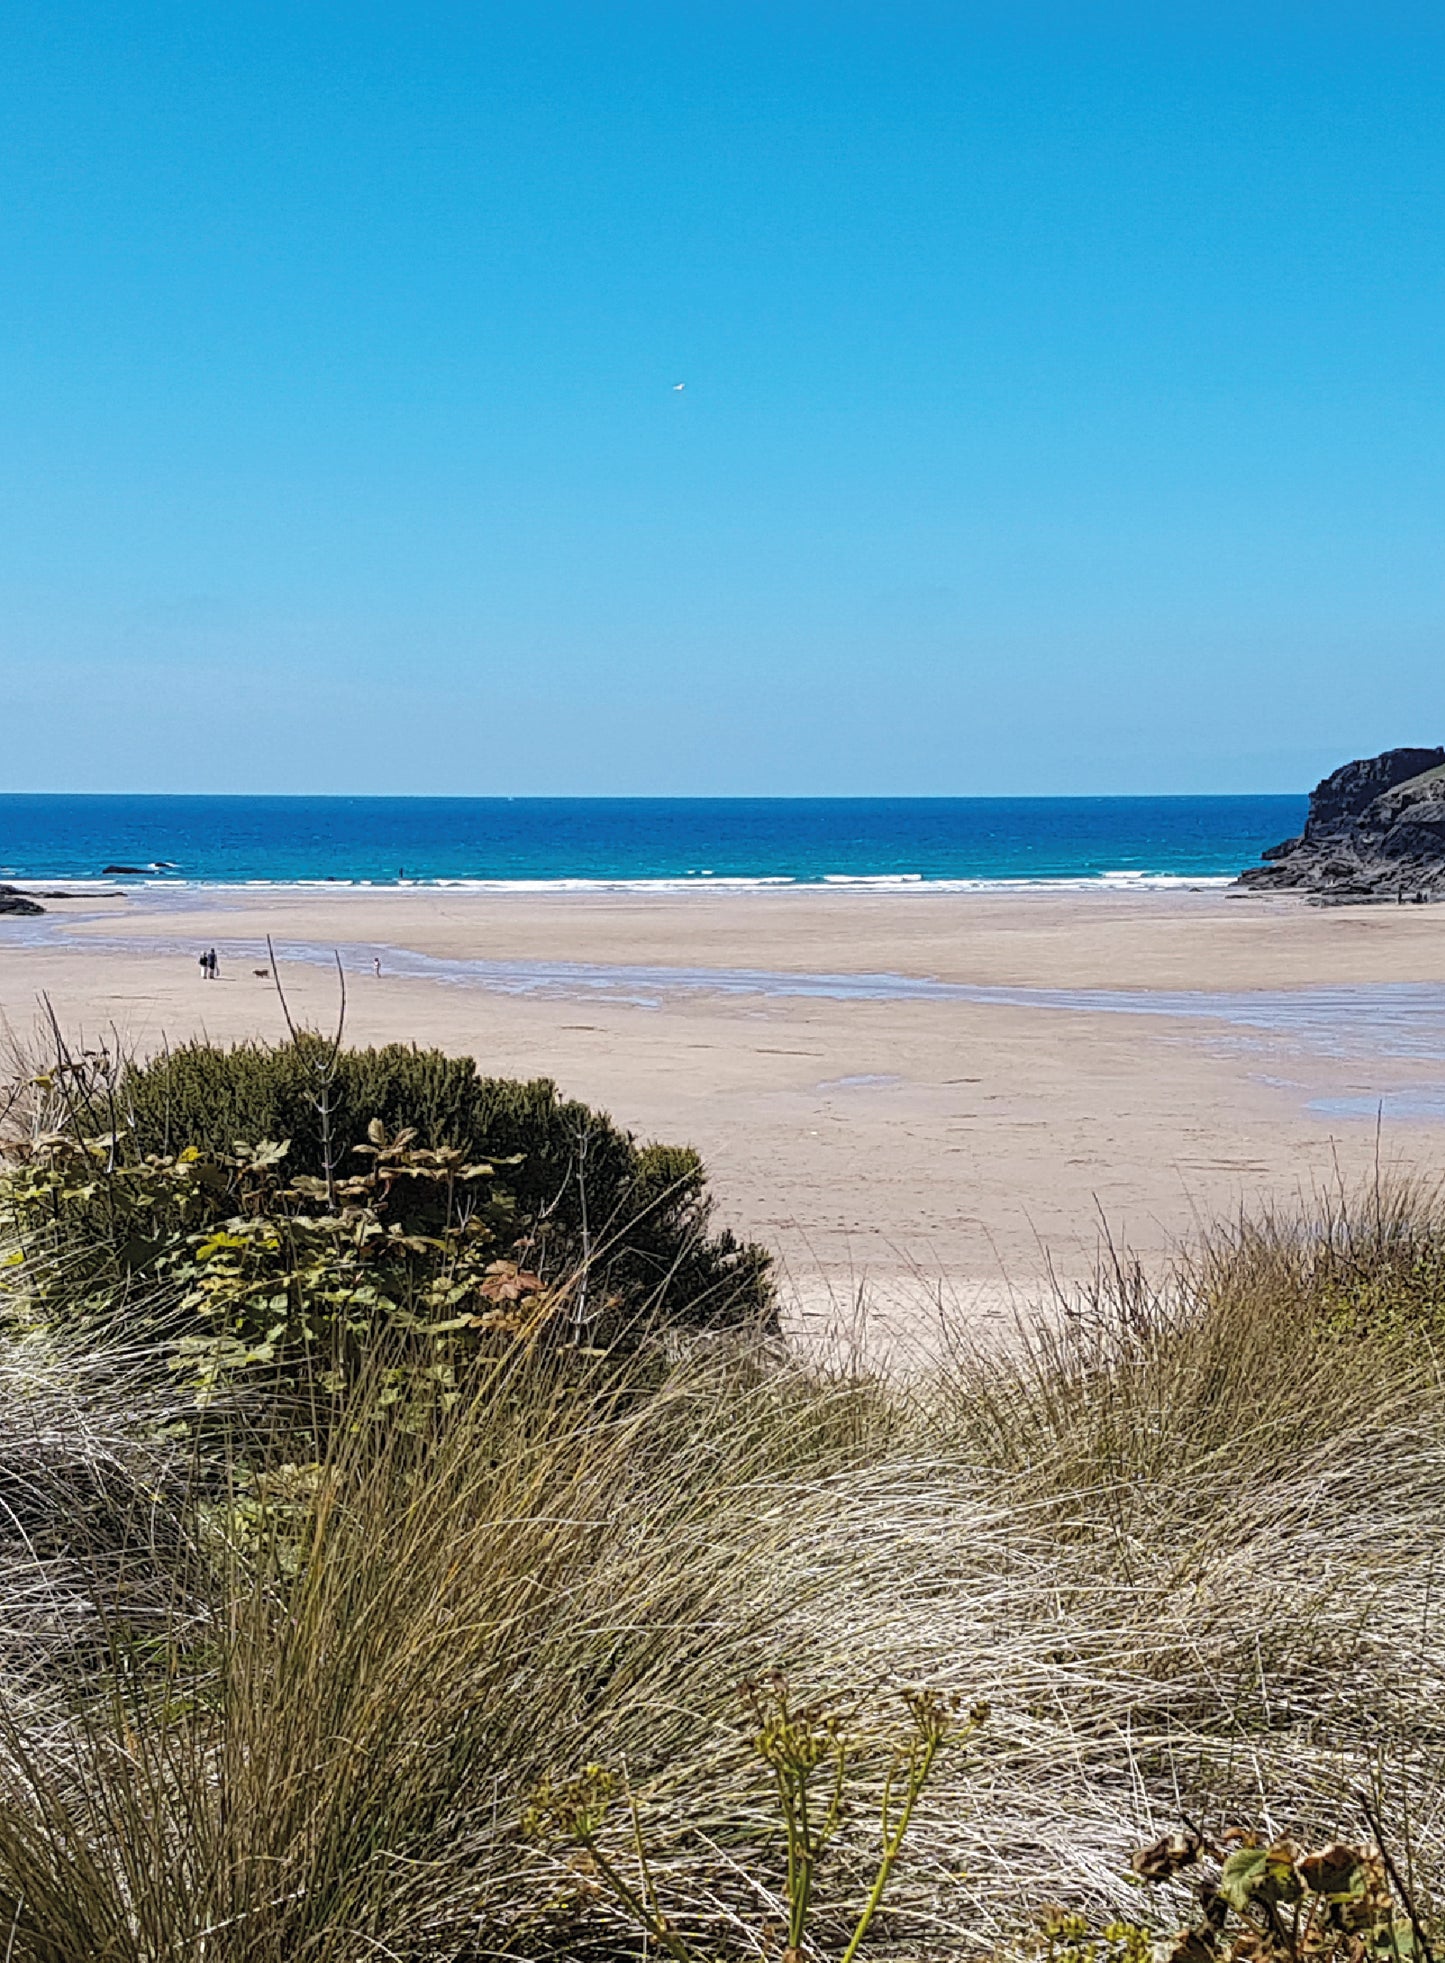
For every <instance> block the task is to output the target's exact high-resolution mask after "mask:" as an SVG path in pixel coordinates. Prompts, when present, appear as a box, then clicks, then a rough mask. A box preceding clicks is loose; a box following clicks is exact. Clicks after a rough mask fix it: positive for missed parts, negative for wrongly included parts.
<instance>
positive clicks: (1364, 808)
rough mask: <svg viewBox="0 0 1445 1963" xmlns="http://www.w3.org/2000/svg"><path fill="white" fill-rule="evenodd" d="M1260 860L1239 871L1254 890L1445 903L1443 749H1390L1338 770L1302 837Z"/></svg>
mask: <svg viewBox="0 0 1445 1963" xmlns="http://www.w3.org/2000/svg"><path fill="white" fill-rule="evenodd" d="M1260 856H1261V858H1262V859H1263V861H1264V863H1263V864H1262V865H1258V866H1251V867H1250V868H1249V869H1248V871H1246V872H1243V873H1241V874H1240V884H1241V885H1242V886H1247V887H1249V888H1250V889H1251V890H1253V891H1256V892H1258V891H1261V890H1263V891H1265V892H1270V891H1287V890H1294V891H1297V892H1305V893H1309V894H1311V895H1313V896H1314V897H1316V898H1319V899H1326V900H1369V899H1376V900H1390V899H1401V900H1403V899H1412V900H1426V899H1445V749H1436V750H1386V751H1385V752H1384V754H1383V755H1382V756H1378V757H1362V758H1360V759H1359V760H1358V761H1356V762H1354V763H1347V764H1345V765H1343V766H1342V767H1341V768H1340V769H1339V770H1336V771H1332V772H1331V774H1330V775H1329V776H1328V777H1326V778H1325V779H1324V781H1323V782H1322V783H1320V784H1317V785H1316V786H1315V788H1314V790H1313V791H1312V792H1311V793H1310V811H1309V817H1308V818H1307V819H1306V821H1305V828H1304V830H1303V832H1302V833H1301V834H1300V836H1299V837H1298V838H1288V839H1286V840H1285V841H1284V843H1283V844H1282V845H1271V846H1270V847H1269V848H1268V850H1267V851H1265V852H1263V853H1261V855H1260Z"/></svg>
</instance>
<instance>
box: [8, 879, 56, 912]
mask: <svg viewBox="0 0 1445 1963" xmlns="http://www.w3.org/2000/svg"><path fill="white" fill-rule="evenodd" d="M44 911H45V909H44V907H43V906H41V904H40V902H39V901H38V900H32V899H31V897H30V895H29V894H28V893H20V892H17V891H16V889H15V888H14V887H13V886H0V913H44Z"/></svg>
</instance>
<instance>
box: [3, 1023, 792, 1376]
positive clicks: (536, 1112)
mask: <svg viewBox="0 0 1445 1963" xmlns="http://www.w3.org/2000/svg"><path fill="white" fill-rule="evenodd" d="M41 1081H42V1083H43V1085H44V1087H45V1088H46V1089H47V1091H48V1092H50V1093H51V1095H52V1096H53V1098H54V1099H55V1101H56V1108H57V1112H58V1114H59V1115H60V1116H61V1119H62V1122H61V1124H60V1128H59V1129H58V1130H57V1131H56V1132H54V1133H52V1134H51V1135H49V1136H48V1137H43V1138H41V1139H39V1140H37V1141H32V1142H31V1143H30V1145H29V1146H28V1148H26V1149H25V1150H23V1151H12V1154H11V1160H10V1164H9V1167H8V1170H7V1171H6V1173H5V1175H4V1179H3V1185H0V1205H3V1209H4V1211H5V1213H7V1214H8V1216H9V1218H10V1219H11V1221H12V1222H13V1223H14V1224H15V1225H17V1226H18V1227H19V1229H20V1233H21V1248H22V1251H23V1253H24V1254H25V1255H26V1256H27V1257H28V1260H29V1269H28V1272H29V1277H30V1281H31V1293H32V1298H40V1299H42V1300H44V1299H51V1300H53V1301H54V1302H56V1303H63V1304H64V1305H65V1307H66V1309H67V1311H68V1312H71V1313H73V1311H74V1306H75V1304H76V1302H77V1300H80V1301H82V1302H84V1303H86V1304H88V1305H89V1310H88V1312H94V1311H95V1310H96V1309H97V1308H99V1307H100V1305H103V1307H104V1313H105V1314H106V1316H107V1317H110V1318H113V1317H114V1316H115V1315H116V1314H117V1313H120V1314H121V1315H122V1316H129V1317H130V1318H131V1319H132V1320H133V1321H134V1320H136V1319H138V1318H139V1319H141V1320H146V1319H149V1320H150V1323H151V1326H154V1322H155V1320H156V1318H158V1317H159V1318H161V1319H171V1318H174V1316H175V1315H176V1313H177V1311H179V1313H180V1316H181V1324H180V1335H179V1342H180V1345H181V1353H182V1354H183V1355H185V1356H187V1357H189V1358H190V1360H191V1362H192V1364H193V1365H194V1366H195V1367H196V1368H197V1369H198V1370H199V1371H200V1373H201V1376H202V1379H203V1381H204V1382H205V1384H206V1386H207V1388H212V1387H214V1383H215V1381H216V1379H217V1376H218V1374H221V1373H225V1372H229V1371H231V1370H232V1369H234V1368H236V1367H249V1366H254V1365H262V1366H265V1367H267V1368H272V1367H279V1368H281V1369H282V1371H283V1373H285V1372H289V1371H292V1370H293V1366H294V1364H295V1361H296V1359H297V1358H298V1357H299V1356H301V1355H302V1354H305V1355H307V1356H309V1357H310V1358H311V1360H312V1362H313V1363H321V1364H322V1365H323V1374H325V1373H329V1374H330V1375H332V1376H337V1375H338V1374H339V1375H340V1376H343V1377H344V1376H345V1375H347V1374H349V1372H350V1369H351V1367H352V1365H353V1364H354V1361H355V1358H356V1356H357V1355H358V1354H359V1353H360V1351H362V1350H363V1349H364V1348H365V1346H366V1343H367V1341H368V1339H369V1337H370V1336H372V1335H374V1334H376V1333H377V1332H378V1331H379V1330H380V1329H381V1328H383V1327H384V1328H386V1329H387V1331H388V1332H389V1333H390V1334H393V1335H395V1334H397V1333H401V1334H403V1335H415V1336H417V1337H419V1338H420V1339H422V1341H423V1343H424V1344H425V1345H427V1346H429V1351H430V1357H429V1360H430V1361H431V1362H434V1363H436V1364H437V1365H438V1366H439V1367H442V1368H443V1370H445V1367H446V1366H447V1364H448V1359H449V1354H450V1353H451V1352H453V1351H455V1350H456V1349H458V1348H459V1347H463V1348H464V1347H469V1346H473V1345H474V1344H475V1342H476V1341H477V1340H478V1338H479V1337H483V1336H486V1335H488V1334H491V1335H496V1334H504V1335H516V1334H518V1333H526V1334H527V1335H528V1336H529V1337H530V1336H533V1335H537V1334H540V1333H541V1331H542V1329H543V1327H544V1325H545V1328H546V1331H547V1333H548V1335H549V1336H553V1337H555V1336H557V1335H559V1334H561V1335H565V1337H566V1339H567V1340H568V1341H570V1342H572V1343H574V1344H581V1345H583V1346H584V1347H591V1348H604V1349H610V1348H616V1347H619V1346H626V1345H627V1344H629V1343H630V1342H631V1341H633V1340H635V1338H636V1337H637V1336H638V1334H639V1333H640V1332H642V1331H644V1330H646V1329H655V1328H658V1327H670V1328H686V1329H689V1330H707V1331H711V1330H720V1329H727V1328H732V1327H737V1326H740V1325H743V1324H748V1325H757V1324H759V1323H761V1324H763V1325H765V1326H766V1325H767V1324H768V1323H769V1322H770V1319H771V1315H772V1303H771V1292H770V1287H769V1281H768V1257H767V1254H766V1253H765V1251H764V1250H763V1249H761V1248H759V1247H756V1246H751V1245H748V1244H745V1243H742V1242H739V1241H738V1240H737V1239H736V1238H735V1237H734V1236H733V1235H732V1234H731V1233H730V1232H728V1231H726V1230H722V1231H716V1230H714V1229H713V1227H712V1225H711V1211H712V1201H711V1198H710V1196H709V1194H708V1192H707V1188H706V1180H705V1174H704V1170H703V1166H702V1162H701V1160H700V1159H699V1158H698V1156H697V1154H696V1153H695V1152H693V1151H691V1150H689V1149H686V1148H680V1147H673V1146H665V1145H639V1144H638V1143H637V1142H636V1141H635V1140H634V1139H633V1137H632V1136H631V1135H630V1134H629V1133H627V1132H624V1131H622V1130H620V1129H619V1128H618V1127H617V1126H616V1125H614V1124H613V1123H612V1121H611V1120H610V1119H609V1118H607V1117H606V1116H605V1115H603V1114H602V1113H599V1112H596V1111H592V1110H590V1109H589V1108H588V1107H587V1106H586V1105H583V1104H579V1103H576V1102H574V1101H570V1100H566V1099H564V1098H562V1097H560V1096H559V1094H558V1092H557V1089H556V1086H555V1085H554V1084H552V1083H550V1082H549V1081H547V1080H546V1079H538V1080H535V1081H533V1082H530V1083H514V1082H509V1081H507V1080H505V1079H500V1078H484V1077H481V1076H479V1075H478V1073H477V1071H476V1068H475V1066H474V1065H473V1064H472V1062H471V1061H470V1060H469V1059H466V1058H455V1057H447V1056H444V1055H442V1054H441V1053H440V1052H438V1051H424V1050H417V1049H413V1048H407V1047H405V1046H403V1045H400V1044H392V1045H389V1046H388V1047H386V1048H384V1049H379V1050H344V1049H340V1048H338V1047H335V1046H333V1045H331V1044H329V1043H327V1042H325V1041H323V1039H321V1038H320V1037H317V1036H313V1035H309V1034H302V1035H301V1036H299V1037H298V1039H297V1040H296V1041H295V1042H293V1043H288V1044H285V1045H281V1046H276V1047H270V1046H263V1045H259V1044H246V1045H242V1046H240V1047H238V1048H235V1049H229V1050H227V1049H220V1048H217V1047H215V1046H213V1045H210V1044H205V1043H193V1044H188V1045H186V1046H185V1047H183V1048H181V1049H179V1050H174V1051H170V1052H167V1053H166V1054H164V1055H162V1056H160V1057H157V1058H155V1059H153V1060H151V1061H149V1062H143V1063H128V1064H124V1065H122V1066H119V1067H115V1066H113V1065H112V1064H111V1063H110V1061H109V1060H108V1059H104V1058H100V1059H96V1058H91V1059H82V1060H81V1061H80V1062H78V1063H77V1062H74V1061H72V1060H69V1059H64V1058H63V1059H62V1060H61V1062H60V1063H59V1064H58V1065H57V1067H56V1069H55V1071H53V1072H51V1073H48V1074H47V1075H45V1076H44V1077H43V1078H42V1079H41ZM186 1318H190V1322H189V1326H188V1325H187V1321H186ZM196 1318H199V1320H196ZM438 1345H440V1349H438V1347H437V1346H438Z"/></svg>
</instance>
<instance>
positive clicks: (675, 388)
mask: <svg viewBox="0 0 1445 1963" xmlns="http://www.w3.org/2000/svg"><path fill="white" fill-rule="evenodd" d="M686 387H687V383H686V382H674V383H673V385H672V392H673V394H674V395H680V394H681V393H682V391H683V390H684V389H685V388H686Z"/></svg>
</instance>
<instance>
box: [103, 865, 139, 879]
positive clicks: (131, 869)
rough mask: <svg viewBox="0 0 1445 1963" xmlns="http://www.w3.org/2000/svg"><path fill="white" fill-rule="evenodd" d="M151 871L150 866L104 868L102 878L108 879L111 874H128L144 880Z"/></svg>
mask: <svg viewBox="0 0 1445 1963" xmlns="http://www.w3.org/2000/svg"><path fill="white" fill-rule="evenodd" d="M149 871H150V867H149V866H102V867H101V869H100V876H101V878H102V879H106V878H108V877H109V876H110V874H111V873H120V872H127V873H133V874H134V875H135V876H136V878H138V879H144V878H145V876H146V874H147V873H148V872H149Z"/></svg>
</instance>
